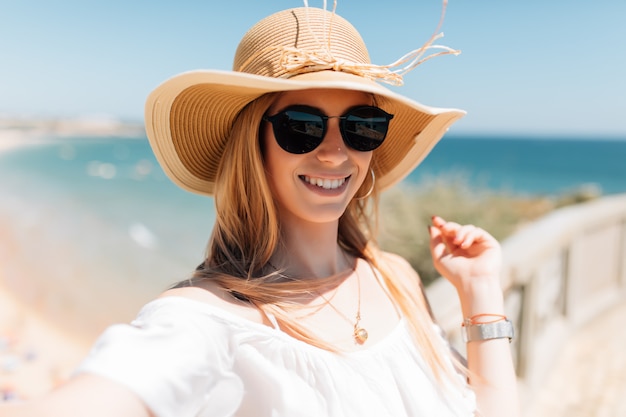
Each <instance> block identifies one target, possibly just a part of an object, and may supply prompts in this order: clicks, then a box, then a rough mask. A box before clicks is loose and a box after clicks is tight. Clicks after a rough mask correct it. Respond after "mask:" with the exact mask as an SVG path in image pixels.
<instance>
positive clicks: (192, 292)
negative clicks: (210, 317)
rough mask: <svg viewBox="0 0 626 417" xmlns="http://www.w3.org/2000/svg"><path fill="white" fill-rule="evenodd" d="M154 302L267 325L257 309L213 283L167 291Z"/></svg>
mask: <svg viewBox="0 0 626 417" xmlns="http://www.w3.org/2000/svg"><path fill="white" fill-rule="evenodd" d="M175 300H176V301H175ZM154 302H155V303H157V304H158V303H174V302H182V303H185V304H187V305H195V306H196V307H198V308H200V309H204V310H210V311H212V312H214V313H217V314H219V313H224V314H225V315H227V316H236V317H238V318H241V319H245V320H248V321H252V322H254V323H259V324H268V323H267V319H266V318H265V316H264V315H263V314H262V313H261V311H260V310H259V309H257V308H256V307H255V306H253V305H251V304H250V303H247V302H245V301H241V300H238V299H237V298H235V297H233V296H232V295H231V294H230V292H228V291H226V290H225V289H223V288H222V287H220V286H219V285H217V284H215V283H206V284H203V285H202V286H201V287H199V286H190V287H180V288H173V289H169V290H167V291H165V292H163V293H162V294H161V295H160V296H159V297H158V298H157V299H156V300H154Z"/></svg>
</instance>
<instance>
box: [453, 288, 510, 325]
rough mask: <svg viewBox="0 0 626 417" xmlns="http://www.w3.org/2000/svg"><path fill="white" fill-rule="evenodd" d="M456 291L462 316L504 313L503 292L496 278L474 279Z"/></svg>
mask: <svg viewBox="0 0 626 417" xmlns="http://www.w3.org/2000/svg"><path fill="white" fill-rule="evenodd" d="M457 292H458V295H459V300H460V302H461V310H462V311H463V317H464V318H468V317H473V316H476V315H480V314H499V315H501V314H504V294H503V291H502V287H501V285H500V282H499V280H498V279H474V280H471V281H470V282H469V283H468V284H467V285H465V286H463V287H461V288H457Z"/></svg>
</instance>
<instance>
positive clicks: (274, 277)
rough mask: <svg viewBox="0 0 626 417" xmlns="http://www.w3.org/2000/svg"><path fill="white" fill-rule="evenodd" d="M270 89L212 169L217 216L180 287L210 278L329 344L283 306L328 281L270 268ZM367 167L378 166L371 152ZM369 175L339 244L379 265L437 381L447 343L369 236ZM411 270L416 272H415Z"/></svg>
mask: <svg viewBox="0 0 626 417" xmlns="http://www.w3.org/2000/svg"><path fill="white" fill-rule="evenodd" d="M275 98H276V93H270V94H265V95H263V96H261V97H259V98H258V99H256V100H254V101H252V102H250V103H249V104H248V105H247V106H246V107H245V108H244V109H243V110H242V111H241V112H240V113H239V115H238V116H237V118H236V119H235V121H234V124H233V128H232V130H231V132H230V138H229V140H228V141H227V144H226V149H225V151H224V155H223V157H222V160H221V164H220V166H219V168H218V173H217V177H216V178H217V181H216V184H215V208H216V222H215V226H214V228H213V232H212V235H211V238H210V241H209V244H208V248H207V255H206V259H205V262H204V263H203V264H202V265H201V266H200V267H199V268H198V270H196V272H195V273H194V275H193V277H192V278H191V279H190V280H187V281H184V282H181V283H179V285H178V286H185V285H195V284H197V283H199V282H201V281H203V280H212V281H214V282H216V283H218V284H219V285H220V286H221V287H222V288H224V289H226V290H227V291H229V292H231V293H232V294H233V296H235V297H236V298H238V299H241V300H245V301H248V302H250V303H252V304H254V305H255V306H256V307H257V308H259V309H260V310H262V311H263V312H265V313H266V314H267V313H271V314H272V315H274V316H275V317H276V319H277V320H278V322H279V323H280V326H281V328H282V329H283V330H284V331H286V332H288V333H290V334H292V335H294V336H295V337H298V338H300V339H302V340H304V341H306V342H307V343H310V344H312V345H314V346H317V347H320V348H323V349H328V350H335V349H334V348H333V346H332V345H330V344H328V343H327V342H325V341H323V340H320V338H319V337H316V336H315V335H314V334H313V333H312V332H310V331H309V330H308V329H306V328H304V327H303V326H302V325H301V324H299V323H298V321H296V320H295V319H293V318H291V317H290V315H289V314H287V313H286V311H287V310H289V309H292V308H293V307H294V306H295V303H293V302H290V300H292V299H293V298H294V296H297V295H305V294H306V295H308V294H311V293H314V292H316V291H317V290H321V289H322V288H324V287H326V286H328V285H329V283H330V280H331V279H333V277H329V278H328V279H316V280H313V281H314V282H311V281H312V280H305V281H298V280H295V279H294V280H289V281H285V280H284V279H283V278H284V276H283V275H282V274H280V271H276V270H273V269H272V270H271V271H270V272H266V271H267V270H268V268H267V265H268V263H269V260H270V257H271V256H272V254H273V253H274V252H275V251H276V249H277V248H278V247H279V245H281V240H280V236H281V232H280V227H281V226H280V222H279V218H278V211H277V208H276V206H275V204H274V199H273V198H272V194H271V191H270V187H269V185H268V182H267V180H266V176H265V169H264V165H263V152H262V147H261V140H260V125H261V119H262V117H263V115H264V113H265V112H266V111H267V109H268V108H269V106H270V105H271V103H272V102H273V101H274V100H275ZM371 169H372V170H373V172H374V174H375V173H376V171H377V160H376V152H375V151H374V154H373V157H372V162H371ZM372 180H373V179H372V178H371V177H370V178H369V179H366V180H365V181H364V183H363V184H362V185H361V187H360V189H359V190H358V192H357V194H356V195H357V196H365V195H367V194H368V193H369V190H370V189H372V188H373V189H372V192H371V194H370V195H368V196H367V197H365V198H354V199H353V200H352V201H351V202H350V204H349V205H348V207H347V209H346V211H345V212H344V214H343V215H342V216H341V218H340V219H339V230H338V244H339V245H340V247H341V248H342V249H343V250H344V251H345V252H346V253H348V254H350V255H352V256H355V257H359V258H363V259H365V260H366V261H367V262H369V263H370V265H372V267H373V268H374V269H375V270H378V271H379V272H380V275H381V276H382V281H383V283H384V285H385V286H386V288H387V289H388V291H389V294H390V296H391V298H392V300H393V302H394V303H395V304H396V305H397V306H398V307H399V308H400V310H401V312H402V315H403V316H404V317H405V318H407V320H408V323H409V327H410V331H411V333H412V336H413V338H414V339H415V343H416V345H417V348H418V350H419V351H420V353H421V354H422V356H423V358H424V359H425V361H426V363H427V364H428V365H429V366H430V368H431V369H432V371H433V374H434V375H435V376H436V377H437V379H438V380H440V381H441V380H442V377H443V376H444V375H446V376H449V377H451V376H452V375H451V372H452V371H451V369H450V366H449V361H450V359H449V355H448V354H447V353H446V350H447V348H446V346H445V343H444V342H443V341H442V339H441V337H439V335H438V334H437V333H436V330H435V327H434V325H433V320H432V317H431V315H430V309H429V307H428V303H427V300H426V299H425V297H424V294H423V291H421V287H420V283H419V277H417V275H416V274H415V281H416V282H415V286H414V288H407V287H406V284H405V282H406V280H402V279H398V278H396V275H397V274H398V268H397V266H396V267H393V266H392V265H390V263H389V262H387V261H386V260H385V258H386V257H385V256H383V255H382V252H381V251H379V250H378V249H377V247H376V245H375V243H374V236H375V228H376V224H377V223H376V219H377V215H378V212H377V207H378V197H379V191H378V190H377V187H376V184H375V182H374V184H372ZM413 272H414V271H413Z"/></svg>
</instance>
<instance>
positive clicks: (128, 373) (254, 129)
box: [0, 7, 517, 417]
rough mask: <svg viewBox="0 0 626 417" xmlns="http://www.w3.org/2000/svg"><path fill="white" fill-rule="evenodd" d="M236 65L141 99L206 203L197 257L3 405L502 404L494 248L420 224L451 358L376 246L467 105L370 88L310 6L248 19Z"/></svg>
mask: <svg viewBox="0 0 626 417" xmlns="http://www.w3.org/2000/svg"><path fill="white" fill-rule="evenodd" d="M429 47H432V45H431V44H430V43H428V44H427V45H426V46H425V47H423V48H422V49H420V50H418V51H416V53H415V55H416V57H417V58H416V59H419V57H420V56H421V54H422V53H423V52H424V50H425V49H427V48H429ZM416 63H418V61H414V62H413V63H411V64H409V68H411V67H412V66H414V65H415V64H416ZM234 68H235V71H232V72H226V71H195V72H190V73H185V74H181V75H178V76H176V77H174V78H172V79H170V80H167V81H166V82H165V83H163V84H162V85H161V86H159V87H158V88H157V89H156V90H155V91H154V92H153V93H152V94H151V95H150V97H149V98H148V102H147V105H146V125H147V131H148V137H149V139H150V142H151V145H152V147H153V150H154V152H155V155H156V156H157V158H158V160H159V162H160V163H161V165H162V166H163V168H164V170H165V171H166V172H167V174H168V175H169V176H170V178H172V180H173V181H175V182H176V183H177V184H178V185H180V186H181V187H183V188H185V189H187V190H190V191H192V192H196V193H200V194H206V195H212V196H214V198H215V205H216V218H217V220H216V224H215V226H214V230H213V234H212V236H211V240H210V242H209V247H208V251H207V256H206V259H205V260H204V262H203V263H202V264H201V265H200V267H198V269H197V270H196V272H195V273H194V274H193V276H192V277H191V278H190V279H189V280H186V281H183V282H181V283H179V284H178V285H176V286H175V287H174V288H172V289H170V290H169V291H167V292H165V293H164V294H163V295H162V296H161V297H160V298H158V299H157V300H155V301H153V302H151V303H149V304H148V305H146V306H145V307H144V308H143V309H142V311H141V313H140V314H139V316H138V318H137V319H136V320H135V321H134V322H133V323H132V325H117V326H113V327H111V328H110V329H108V330H107V331H106V332H105V334H104V335H103V336H102V337H101V338H100V340H99V341H98V342H97V344H96V346H95V347H94V349H93V351H92V353H91V355H90V356H89V357H88V358H87V359H86V360H85V361H84V363H83V364H82V365H81V367H80V368H79V370H78V372H77V374H76V376H75V377H74V378H73V379H72V380H70V381H69V382H68V383H67V384H65V385H64V386H62V387H60V388H59V389H57V390H55V391H54V392H52V393H50V394H49V395H47V396H46V397H44V398H42V399H41V400H39V401H36V402H33V403H31V404H25V405H20V406H12V407H5V408H0V416H8V415H11V416H19V415H29V416H30V415H33V416H34V415H37V416H47V415H64V416H73V415H76V416H79V415H81V416H82V415H90V416H98V415H103V416H105V415H106V416H111V415H115V416H158V417H166V416H167V417H169V416H177V417H182V416H270V415H271V416H322V415H330V416H357V415H359V416H362V415H376V416H379V415H389V416H470V415H481V416H504V415H506V416H515V415H517V404H516V402H517V399H516V387H515V374H514V371H513V367H512V361H511V356H510V350H509V338H510V337H512V333H511V328H510V322H509V321H508V320H506V318H505V317H504V312H503V297H502V290H501V288H500V286H499V279H498V274H499V257H500V248H499V246H498V243H497V242H496V241H495V240H494V239H493V238H492V237H491V236H490V235H489V234H488V233H486V232H485V231H483V230H481V229H479V228H476V227H474V226H461V225H458V224H456V223H452V222H447V221H445V220H444V219H441V218H439V217H433V224H432V226H431V227H430V228H429V233H430V245H431V250H432V254H433V260H434V263H435V266H436V267H437V269H438V271H439V272H440V273H441V274H442V275H443V276H444V277H446V278H447V279H448V280H449V281H450V282H451V283H452V284H453V285H454V286H455V288H456V289H457V291H458V295H459V298H460V301H461V306H462V309H463V316H464V317H466V320H465V322H464V324H463V325H464V328H465V330H466V332H467V334H468V339H469V340H468V344H467V353H468V358H467V367H466V368H465V367H464V366H463V365H462V364H460V363H458V362H457V361H456V360H455V359H454V357H453V355H452V354H451V353H450V349H449V347H448V345H447V344H446V342H445V340H444V339H443V338H442V337H441V335H440V334H439V332H437V330H436V329H437V328H436V326H435V324H434V323H433V320H432V318H431V316H430V314H429V310H428V306H427V302H426V300H425V298H424V296H423V293H422V291H421V289H420V288H421V287H420V282H419V277H418V276H417V274H416V273H415V272H414V271H413V270H412V269H411V267H410V266H409V265H408V264H407V262H406V261H404V260H403V259H401V258H399V257H398V256H395V255H392V254H388V253H384V252H382V251H380V250H379V249H378V248H377V247H376V245H375V243H374V240H373V237H374V236H373V226H374V224H373V220H372V217H373V215H374V214H375V208H374V207H373V206H374V203H375V201H376V197H377V196H378V194H379V193H380V191H382V190H383V189H385V188H388V187H390V186H391V185H393V184H395V183H397V182H398V181H400V180H401V179H402V178H404V177H405V176H406V175H408V173H409V172H410V171H411V170H412V169H413V168H414V167H415V166H416V165H417V164H419V162H420V161H421V160H422V159H423V158H424V157H425V156H426V154H427V153H428V152H429V151H430V149H431V148H432V147H433V146H434V145H435V143H436V142H437V141H438V140H439V139H440V138H441V136H442V135H443V134H444V133H445V131H446V130H447V128H448V127H449V126H450V125H451V124H452V123H453V122H454V121H455V120H457V119H458V118H460V117H461V116H462V115H463V112H461V111H458V110H450V109H434V108H430V107H427V106H424V105H421V104H419V103H416V102H414V101H412V100H409V99H407V98H405V97H402V96H400V95H398V94H395V93H393V92H391V91H389V90H388V89H386V88H384V87H382V86H380V84H378V83H377V82H376V81H374V79H382V80H386V81H391V82H396V83H397V82H398V81H399V80H400V79H401V76H400V75H399V73H398V72H393V71H391V70H390V69H389V68H388V67H380V66H376V65H372V64H370V63H369V58H368V55H367V50H366V49H365V45H363V42H362V40H361V38H360V36H359V34H358V33H357V32H356V30H355V29H354V28H353V27H352V26H351V25H350V24H349V23H348V22H346V21H345V20H343V19H342V18H340V17H339V16H337V15H335V14H334V12H333V13H329V12H326V11H324V10H320V9H314V8H308V7H307V8H299V9H292V10H286V11H283V12H279V13H276V14H274V15H272V16H270V17H268V18H266V19H264V20H262V21H261V22H259V23H258V24H257V25H255V26H254V27H253V28H252V29H251V30H250V31H249V32H248V33H247V34H246V35H245V36H244V38H243V40H242V41H241V43H240V45H239V48H238V50H237V53H236V56H235V64H234ZM370 203H371V204H370Z"/></svg>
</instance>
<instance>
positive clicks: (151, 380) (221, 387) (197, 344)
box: [77, 297, 243, 417]
mask: <svg viewBox="0 0 626 417" xmlns="http://www.w3.org/2000/svg"><path fill="white" fill-rule="evenodd" d="M168 298H171V299H170V300H168V299H167V298H162V299H159V300H156V301H153V302H152V303H150V304H148V305H146V306H145V307H144V308H143V309H142V310H141V312H140V313H139V315H138V316H137V318H136V319H135V320H134V321H133V322H132V323H131V324H125V325H122V324H119V325H114V326H111V327H110V328H108V329H107V330H106V331H105V332H104V333H103V334H102V336H100V338H99V339H98V340H97V342H96V344H95V346H94V347H93V349H92V350H91V352H90V354H89V355H88V356H87V358H86V359H85V360H84V361H83V362H82V363H81V365H80V366H79V368H78V369H77V373H91V374H96V375H99V376H102V377H105V378H108V379H111V380H113V381H116V382H118V383H119V384H122V385H124V386H126V387H127V388H129V389H130V390H131V391H133V392H134V393H135V394H137V395H138V396H139V397H140V398H141V399H142V400H143V401H144V403H145V404H146V406H147V407H148V408H149V409H150V410H151V411H152V412H153V414H154V415H155V416H157V417H191V416H199V415H211V416H228V415H231V414H232V413H233V412H234V410H236V409H237V408H238V406H239V403H240V401H241V398H242V395H243V386H242V383H241V380H240V379H239V377H238V376H237V375H235V374H234V373H233V372H232V371H231V358H230V356H231V355H229V337H228V326H225V325H224V323H221V322H220V321H219V320H218V319H216V318H215V317H212V316H211V315H210V314H208V313H207V312H206V311H203V310H202V309H200V308H193V307H194V305H193V302H190V303H184V302H183V301H186V300H182V299H181V300H176V299H174V297H168ZM206 405H211V406H212V412H211V413H210V414H207V413H206V411H207V410H204V411H203V409H204V408H205V407H206Z"/></svg>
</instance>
